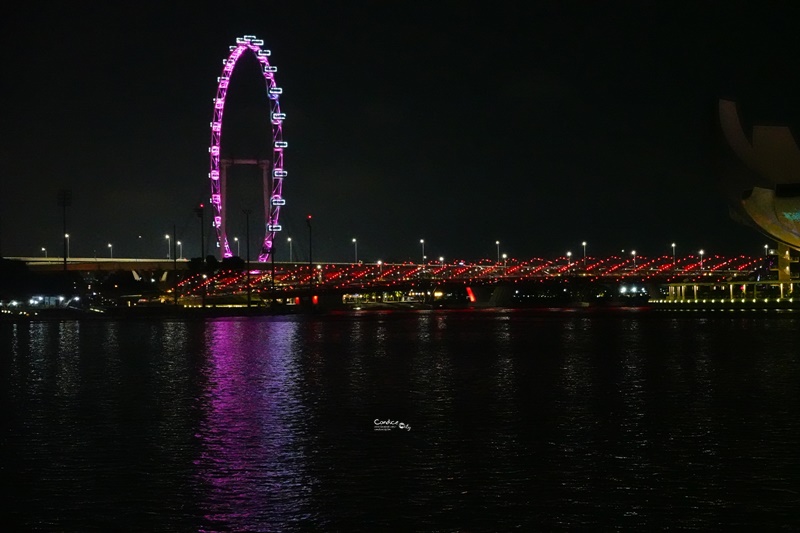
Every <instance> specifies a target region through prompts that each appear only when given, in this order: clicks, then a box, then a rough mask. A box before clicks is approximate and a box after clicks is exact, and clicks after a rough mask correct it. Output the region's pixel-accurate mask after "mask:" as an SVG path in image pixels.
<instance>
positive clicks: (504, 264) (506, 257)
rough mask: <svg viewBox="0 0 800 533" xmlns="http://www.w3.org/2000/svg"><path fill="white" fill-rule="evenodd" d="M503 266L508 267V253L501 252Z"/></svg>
mask: <svg viewBox="0 0 800 533" xmlns="http://www.w3.org/2000/svg"><path fill="white" fill-rule="evenodd" d="M503 268H504V269H506V270H507V269H508V254H503Z"/></svg>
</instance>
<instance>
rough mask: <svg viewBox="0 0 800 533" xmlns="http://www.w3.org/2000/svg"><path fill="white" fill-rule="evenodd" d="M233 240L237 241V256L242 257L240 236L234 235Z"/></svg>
mask: <svg viewBox="0 0 800 533" xmlns="http://www.w3.org/2000/svg"><path fill="white" fill-rule="evenodd" d="M233 242H235V243H236V257H242V249H241V246H240V245H239V237H234V238H233Z"/></svg>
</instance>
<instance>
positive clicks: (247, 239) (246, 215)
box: [242, 209, 253, 309]
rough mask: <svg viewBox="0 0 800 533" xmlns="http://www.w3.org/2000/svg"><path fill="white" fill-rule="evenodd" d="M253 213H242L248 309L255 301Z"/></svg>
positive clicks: (248, 211)
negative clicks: (251, 259) (251, 255)
mask: <svg viewBox="0 0 800 533" xmlns="http://www.w3.org/2000/svg"><path fill="white" fill-rule="evenodd" d="M251 212H252V211H251V210H250V209H242V213H243V214H244V239H245V243H244V250H245V252H244V253H245V254H247V257H246V260H245V263H244V268H245V272H246V274H245V278H246V280H245V282H246V283H247V307H248V309H249V308H250V305H251V304H252V301H253V289H252V287H251V286H250V213H251Z"/></svg>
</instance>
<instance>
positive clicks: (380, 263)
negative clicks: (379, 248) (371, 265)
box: [378, 259, 383, 278]
mask: <svg viewBox="0 0 800 533" xmlns="http://www.w3.org/2000/svg"><path fill="white" fill-rule="evenodd" d="M378 277H379V278H382V277H383V261H381V260H380V259H378Z"/></svg>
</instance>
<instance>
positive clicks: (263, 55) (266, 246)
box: [208, 35, 287, 262]
mask: <svg viewBox="0 0 800 533" xmlns="http://www.w3.org/2000/svg"><path fill="white" fill-rule="evenodd" d="M263 45H264V41H262V40H260V39H256V37H255V36H254V35H245V36H244V37H238V38H237V39H236V45H235V46H231V47H230V51H231V53H230V55H229V56H228V58H227V59H224V60H223V62H222V64H223V68H222V76H220V77H219V78H217V82H218V83H217V96H216V98H214V119H213V120H212V121H211V145H210V146H209V148H208V152H209V156H210V170H209V173H208V177H209V179H210V181H211V205H212V208H213V210H214V220H213V225H214V228H215V229H216V231H217V245H218V246H219V248H220V249H221V250H220V251H221V256H222V257H223V258H225V257H232V256H233V254H232V253H231V248H230V244H229V243H228V236H227V234H226V232H225V218H226V217H225V215H226V209H225V199H226V183H227V168H228V166H229V165H230V164H237V163H243V164H257V165H259V166H261V168H262V170H263V173H264V218H265V224H266V228H267V231H266V235H265V236H264V243H263V245H262V246H261V253H259V255H258V260H259V261H261V262H264V261H269V260H270V258H271V257H272V250H273V243H274V242H275V233H276V232H279V231H281V226H280V222H279V219H280V212H281V207H282V206H284V205H285V204H286V200H284V199H283V180H284V178H286V175H287V173H286V170H285V169H284V167H283V151H284V149H285V148H286V147H287V143H286V142H285V141H284V140H283V121H284V119H285V118H286V115H285V114H284V113H281V105H280V95H281V94H282V93H283V89H281V88H280V87H278V86H277V85H276V83H275V72H277V70H278V69H277V67H274V66H272V65H270V64H269V56H270V51H269V50H264V49H262V48H261V47H262V46H263ZM248 51H250V52H252V53H253V54H254V55H255V56H256V59H258V62H259V64H260V66H261V72H262V75H263V76H264V82H265V85H266V93H267V98H269V107H270V113H269V120H270V123H271V125H272V159H271V160H269V161H254V160H238V161H236V160H225V159H221V158H220V141H221V140H222V114H223V112H224V111H225V95H226V93H227V92H228V84H229V83H230V80H231V74H232V73H233V69H234V67H235V66H236V62H237V61H238V60H239V58H240V57H241V56H242V54H246V53H247V52H248Z"/></svg>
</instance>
